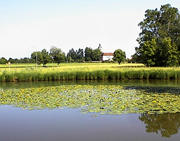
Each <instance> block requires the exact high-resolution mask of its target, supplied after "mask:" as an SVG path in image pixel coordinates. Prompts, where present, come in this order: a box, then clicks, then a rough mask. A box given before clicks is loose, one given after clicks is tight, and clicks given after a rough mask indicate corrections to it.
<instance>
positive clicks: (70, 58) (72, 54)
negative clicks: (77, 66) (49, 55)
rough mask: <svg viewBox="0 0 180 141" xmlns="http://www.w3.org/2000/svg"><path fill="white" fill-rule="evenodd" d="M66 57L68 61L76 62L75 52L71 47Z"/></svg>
mask: <svg viewBox="0 0 180 141" xmlns="http://www.w3.org/2000/svg"><path fill="white" fill-rule="evenodd" d="M67 59H68V62H76V60H77V54H76V51H75V50H74V49H73V48H72V49H70V50H69V52H68V54H67Z"/></svg>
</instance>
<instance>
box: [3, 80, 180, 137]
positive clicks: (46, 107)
mask: <svg viewBox="0 0 180 141" xmlns="http://www.w3.org/2000/svg"><path fill="white" fill-rule="evenodd" d="M0 89H1V91H0V93H1V97H0V98H1V99H0V102H1V106H0V114H1V116H0V141H152V140H154V141H178V140H180V113H179V112H180V110H179V109H178V106H177V107H176V106H175V105H173V104H178V103H180V101H176V100H175V99H177V100H179V94H180V84H179V82H142V81H137V82H113V83H105V82H103V83H102V82H100V83H98V82H96V83H95V82H86V83H84V82H83V83H81V82H80V83H79V82H78V83H60V82H51V83H49V82H44V83H4V84H1V85H0ZM87 93H88V94H87ZM142 93H143V94H142ZM31 94H32V95H31ZM152 94H155V95H154V96H153V97H151V95H152ZM59 95H60V96H59ZM129 95H131V96H130V97H129ZM161 95H162V97H164V98H163V99H166V98H165V97H168V99H166V100H165V101H167V103H166V105H165V106H164V107H163V108H162V109H160V107H162V105H164V100H162V98H161ZM171 95H172V97H171ZM26 96H27V97H26ZM125 97H128V98H125ZM137 97H141V98H142V99H140V98H137ZM154 98H156V99H158V100H159V101H158V100H156V101H157V102H156V103H155V102H154V103H153V105H152V104H151V103H152V101H151V100H152V99H154ZM143 99H146V100H145V101H143ZM133 100H135V102H138V103H141V102H142V103H143V104H142V105H141V106H140V107H139V106H138V105H134V103H133V102H132V101H133ZM170 100H171V101H172V100H173V103H169V101H170ZM158 102H161V103H160V104H161V105H160V107H158V104H159V103H158ZM117 103H118V104H117ZM129 103H131V104H129ZM157 103H158V104H157ZM127 104H129V105H127ZM146 104H147V105H148V104H149V105H148V106H147V105H146ZM121 105H123V106H121ZM143 105H144V106H143ZM154 105H156V106H154ZM149 106H152V107H151V110H150V109H149V108H148V107H149ZM127 107H128V108H127ZM137 107H138V108H137ZM144 107H146V108H144ZM166 108H167V109H166ZM178 110H179V112H178ZM149 111H150V113H148V112H149Z"/></svg>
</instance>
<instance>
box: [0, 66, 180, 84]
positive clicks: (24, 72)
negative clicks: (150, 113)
mask: <svg viewBox="0 0 180 141" xmlns="http://www.w3.org/2000/svg"><path fill="white" fill-rule="evenodd" d="M128 65H129V64H127V65H125V66H128ZM134 66H135V65H134ZM125 79H163V80H169V79H173V80H180V68H179V67H178V68H147V67H137V68H136V67H131V66H129V67H122V66H119V65H118V64H109V63H107V64H104V63H90V64H88V63H81V64H61V65H60V66H59V67H51V68H35V67H29V68H5V69H2V68H1V69H0V82H23V81H68V80H71V81H76V80H125Z"/></svg>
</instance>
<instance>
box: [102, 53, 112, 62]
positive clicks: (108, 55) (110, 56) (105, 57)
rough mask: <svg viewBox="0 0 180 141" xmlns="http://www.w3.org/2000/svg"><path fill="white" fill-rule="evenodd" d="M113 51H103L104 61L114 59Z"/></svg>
mask: <svg viewBox="0 0 180 141" xmlns="http://www.w3.org/2000/svg"><path fill="white" fill-rule="evenodd" d="M113 56H114V54H113V53H103V54H102V61H112V60H113Z"/></svg>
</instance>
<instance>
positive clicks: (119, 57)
mask: <svg viewBox="0 0 180 141" xmlns="http://www.w3.org/2000/svg"><path fill="white" fill-rule="evenodd" d="M113 60H114V61H117V62H118V63H119V64H120V63H121V62H124V61H125V60H126V53H125V52H124V51H122V50H121V49H117V50H115V52H114V57H113Z"/></svg>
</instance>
